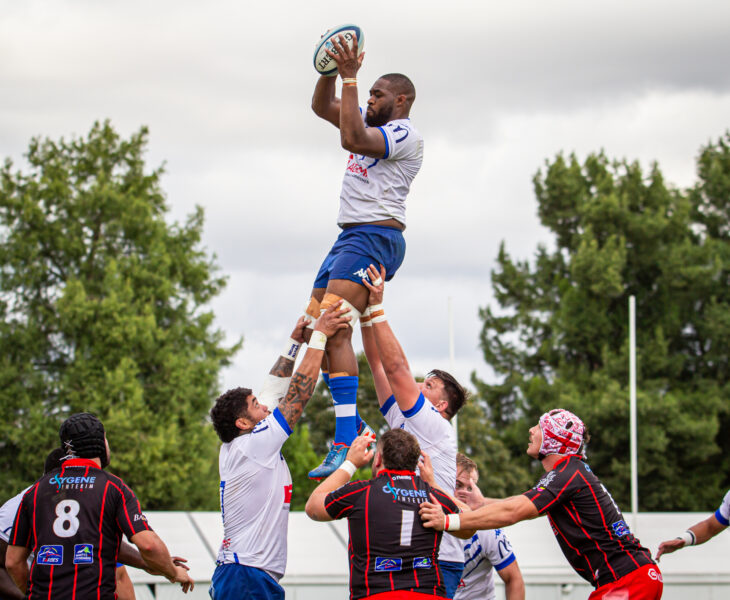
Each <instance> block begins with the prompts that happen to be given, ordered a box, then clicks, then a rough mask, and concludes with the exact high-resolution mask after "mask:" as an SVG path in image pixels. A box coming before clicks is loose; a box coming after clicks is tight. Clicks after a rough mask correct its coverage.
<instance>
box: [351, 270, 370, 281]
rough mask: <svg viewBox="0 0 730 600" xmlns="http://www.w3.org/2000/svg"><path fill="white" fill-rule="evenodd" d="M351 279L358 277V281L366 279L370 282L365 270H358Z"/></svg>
mask: <svg viewBox="0 0 730 600" xmlns="http://www.w3.org/2000/svg"><path fill="white" fill-rule="evenodd" d="M352 275H353V277H359V278H360V279H367V280H368V281H370V278H369V277H368V272H367V271H366V270H365V269H358V270H357V271H355V272H354V273H353V274H352Z"/></svg>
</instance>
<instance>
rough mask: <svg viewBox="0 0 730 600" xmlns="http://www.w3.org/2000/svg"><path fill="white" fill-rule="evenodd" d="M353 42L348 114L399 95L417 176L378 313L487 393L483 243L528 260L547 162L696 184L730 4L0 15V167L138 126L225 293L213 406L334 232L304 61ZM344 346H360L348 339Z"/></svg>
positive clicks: (333, 165) (48, 9)
mask: <svg viewBox="0 0 730 600" xmlns="http://www.w3.org/2000/svg"><path fill="white" fill-rule="evenodd" d="M345 22H354V23H357V24H358V25H360V26H361V27H362V29H363V31H364V33H365V50H366V56H365V61H364V64H363V67H362V69H361V71H360V73H359V76H358V77H359V81H360V86H359V89H360V101H361V104H364V103H365V101H366V100H367V96H366V91H367V89H368V88H369V86H370V84H371V83H372V82H373V81H374V80H375V79H377V77H378V76H379V75H381V74H383V73H387V72H393V71H400V72H403V73H406V74H407V75H409V76H410V77H411V79H412V80H413V82H414V83H415V86H416V90H417V100H416V103H415V105H414V107H413V110H412V112H411V118H412V121H413V123H414V125H415V126H416V127H417V128H418V129H419V130H420V131H421V133H422V134H423V136H424V140H425V158H424V163H423V167H422V169H421V172H420V173H419V175H418V176H417V177H416V179H415V181H414V184H413V186H412V188H411V193H410V195H409V197H408V203H407V206H408V209H407V221H408V229H407V230H406V233H405V236H406V241H407V245H408V250H407V253H406V258H405V261H404V264H403V266H402V267H401V269H400V271H399V272H398V275H397V277H396V279H395V280H394V281H393V282H392V283H391V284H390V285H389V286H388V287H387V288H386V294H385V306H386V309H387V312H388V315H389V318H390V321H391V323H392V326H393V328H394V329H395V331H396V333H397V334H398V335H399V337H400V339H401V343H402V345H403V346H404V348H405V350H406V353H407V354H408V356H409V359H410V362H411V366H412V368H413V370H414V371H415V372H420V373H424V372H425V371H427V370H428V369H429V368H432V367H442V368H447V369H448V368H450V361H449V335H448V305H449V298H451V299H452V300H451V303H452V306H453V318H454V331H455V344H454V347H455V364H454V365H453V370H454V372H455V374H456V375H457V377H459V378H460V379H462V380H463V381H464V382H466V381H467V380H468V377H469V374H470V373H471V372H472V371H476V372H477V374H478V375H479V376H481V377H484V378H491V377H492V375H491V372H490V370H489V368H488V367H487V366H486V365H485V363H484V361H483V358H482V356H481V353H480V351H479V349H478V346H477V344H478V333H479V329H480V321H479V319H478V315H477V312H478V309H479V307H483V306H486V305H488V304H490V303H493V300H492V294H491V286H490V271H491V269H492V268H493V267H494V261H495V257H496V255H497V250H498V247H499V244H500V243H501V242H502V241H504V242H505V244H506V247H507V250H508V251H509V252H510V254H511V255H512V256H513V257H516V258H520V259H530V258H531V257H532V256H533V255H534V252H535V250H536V248H537V245H538V244H539V243H541V242H542V243H548V244H549V243H550V239H551V238H550V235H549V234H548V232H547V231H546V230H545V229H543V228H542V227H541V226H540V223H539V221H538V219H537V216H536V210H537V203H536V200H535V198H534V194H533V192H532V183H531V179H532V176H533V175H534V174H535V172H536V171H537V170H538V169H539V168H540V167H541V166H543V165H544V164H545V160H546V159H552V158H553V157H554V156H555V155H556V154H557V153H559V152H561V151H562V152H565V153H570V152H575V153H577V154H578V156H579V157H581V158H583V157H585V156H586V155H587V154H588V153H590V152H596V151H600V150H601V149H603V150H605V152H606V153H607V154H608V155H609V156H611V157H615V158H623V157H626V158H629V159H632V160H633V159H638V160H639V161H640V162H641V163H642V165H643V166H644V167H645V168H646V167H648V166H649V164H650V163H651V162H652V161H657V162H658V163H659V165H660V167H661V169H662V171H663V173H664V175H665V177H666V179H667V181H668V182H670V183H671V184H672V185H674V186H676V187H687V186H690V185H692V184H693V182H694V181H695V162H694V161H695V158H696V156H697V153H698V151H699V149H700V147H701V146H702V145H704V144H707V143H708V142H709V141H710V140H715V139H717V138H718V137H719V136H720V135H722V134H723V133H724V132H725V131H726V130H727V129H728V127H730V69H728V66H727V65H728V58H730V42H729V41H728V40H729V39H730V35H729V34H730V3H728V2H722V1H720V0H695V1H693V2H689V1H684V2H674V1H671V0H663V1H661V2H659V1H656V0H642V1H640V2H637V1H636V0H613V1H612V2H600V1H591V2H587V1H586V0H553V1H551V2H544V1H543V2H537V1H535V2H527V1H525V0H512V1H510V2H504V1H502V2H493V1H491V0H488V1H482V2H477V1H473V2H466V1H464V0H449V1H446V2H429V1H423V0H421V1H417V2H415V1H404V0H399V1H398V2H393V1H392V0H389V1H387V2H384V1H381V0H374V1H371V2H367V3H363V2H358V3H354V2H332V1H328V2H322V1H319V0H313V1H309V2H303V1H301V0H298V1H297V0H287V1H284V2H276V1H269V2H252V1H247V2H242V1H240V0H239V1H236V2H232V1H220V0H209V1H207V2H190V1H187V0H175V1H168V0H145V1H139V0H125V1H124V2H121V1H114V0H106V1H98V0H65V1H64V0H47V1H40V0H23V1H18V0H0V157H11V158H13V160H14V161H15V162H16V164H17V165H18V166H22V154H23V152H24V151H25V150H26V148H27V146H28V141H29V140H30V138H31V137H32V136H36V135H42V136H48V137H52V138H58V137H61V136H64V137H66V138H69V137H72V136H85V135H86V134H87V132H88V131H89V129H90V128H91V126H92V124H93V122H94V121H95V120H103V119H107V118H108V119H110V120H111V121H112V124H113V125H114V127H115V128H116V129H117V130H118V131H119V132H120V133H122V134H123V135H124V136H129V135H130V134H131V133H132V132H133V131H136V130H137V129H139V127H140V126H141V125H147V126H149V128H150V142H149V152H148V155H147V161H148V165H149V167H150V168H153V167H157V166H159V165H160V164H162V163H163V162H164V163H165V164H166V175H165V176H164V178H163V180H162V185H163V187H164V190H165V192H166V195H167V201H168V203H169V206H170V208H171V213H170V220H183V219H184V218H185V216H186V215H187V214H189V213H190V212H191V211H192V210H193V207H194V206H195V205H196V204H199V205H201V206H203V207H204V209H205V213H206V226H205V237H204V244H205V246H206V248H207V249H208V251H209V252H210V253H211V254H215V255H216V256H217V260H218V264H219V265H220V267H221V268H222V270H223V272H224V273H226V274H227V275H228V277H229V280H228V287H227V288H226V290H225V292H224V293H223V294H222V295H221V296H220V297H219V298H218V299H217V300H216V301H215V302H214V303H213V309H214V311H215V313H216V315H217V322H218V326H219V327H220V328H221V329H223V330H224V331H225V332H226V334H227V336H228V338H229V339H230V340H234V339H237V338H238V337H239V336H243V337H244V347H243V350H242V351H241V352H240V353H239V354H238V355H237V357H236V359H235V364H234V365H233V366H232V367H231V368H229V369H227V370H226V371H225V372H224V373H223V382H222V384H223V387H225V388H228V387H232V386H235V385H246V386H251V387H253V388H254V390H255V391H256V390H258V389H259V387H260V385H261V383H262V382H263V379H264V376H265V374H266V372H267V371H268V369H269V367H270V366H271V364H272V363H273V361H274V359H275V357H276V356H277V354H278V352H279V349H280V347H281V346H282V344H283V342H284V340H285V339H286V338H287V336H288V334H289V332H290V330H291V327H292V325H293V324H294V322H295V320H296V317H297V315H298V314H299V313H300V310H301V308H302V307H303V305H304V304H305V303H306V301H307V299H308V297H309V291H310V289H311V285H312V282H313V279H314V275H315V274H316V271H317V269H318V267H319V264H320V262H321V260H322V259H323V257H324V256H325V254H326V252H327V251H328V250H329V248H330V246H331V244H332V242H333V241H334V239H335V237H336V236H337V234H338V229H337V226H336V215H337V209H338V198H339V188H340V183H341V181H342V175H343V173H344V167H345V162H346V158H347V154H346V152H345V151H344V150H342V149H341V148H340V145H339V136H338V133H337V130H336V129H335V128H334V127H332V126H331V125H329V124H328V123H325V122H324V121H321V120H319V119H318V118H317V117H316V116H315V115H314V114H313V113H312V112H311V109H310V99H311V93H312V89H313V86H314V83H315V81H316V77H317V76H316V73H315V72H314V68H313V66H312V53H313V50H314V46H315V43H316V42H317V40H318V39H319V36H320V34H321V33H323V32H324V31H325V30H326V29H328V28H329V27H332V26H335V25H338V24H341V23H345ZM354 341H355V346H356V349H359V348H360V347H361V344H360V339H359V335H358V334H356V335H355V336H354Z"/></svg>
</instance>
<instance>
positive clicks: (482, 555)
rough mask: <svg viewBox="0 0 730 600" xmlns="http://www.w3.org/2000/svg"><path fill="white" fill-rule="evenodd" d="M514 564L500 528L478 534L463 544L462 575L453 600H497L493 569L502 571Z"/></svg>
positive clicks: (507, 543) (513, 556) (511, 553)
mask: <svg viewBox="0 0 730 600" xmlns="http://www.w3.org/2000/svg"><path fill="white" fill-rule="evenodd" d="M514 561H515V555H514V553H513V552H512V546H511V545H510V543H509V540H508V539H507V536H505V535H504V532H503V531H502V530H501V529H485V530H482V531H477V532H476V533H475V534H474V535H473V536H472V538H471V539H470V540H468V541H465V542H464V574H463V575H462V576H461V581H460V582H459V587H458V588H457V589H456V594H455V595H454V600H496V598H497V595H496V593H495V591H494V569H497V571H501V570H502V569H504V568H505V567H507V566H509V565H511V564H512V563H513V562H514ZM492 567H494V569H493V568H492Z"/></svg>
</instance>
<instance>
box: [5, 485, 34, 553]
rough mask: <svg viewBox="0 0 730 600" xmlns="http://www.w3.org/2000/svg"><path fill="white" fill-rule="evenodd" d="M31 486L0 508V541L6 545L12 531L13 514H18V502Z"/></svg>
mask: <svg viewBox="0 0 730 600" xmlns="http://www.w3.org/2000/svg"><path fill="white" fill-rule="evenodd" d="M31 487H32V486H28V487H27V488H25V489H24V490H23V491H22V492H20V493H19V494H18V495H17V496H13V497H12V498H10V500H8V501H7V502H6V503H5V504H3V505H2V506H0V539H2V540H3V541H4V542H6V543H7V541H8V540H9V539H10V532H11V531H12V530H13V523H15V514H16V513H17V512H18V507H19V506H20V501H21V500H22V499H23V494H25V492H27V491H28V490H29V489H30V488H31Z"/></svg>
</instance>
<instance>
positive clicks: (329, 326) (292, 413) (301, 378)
mask: <svg viewBox="0 0 730 600" xmlns="http://www.w3.org/2000/svg"><path fill="white" fill-rule="evenodd" d="M341 304H342V301H340V302H337V303H336V304H334V305H332V306H331V307H329V308H328V309H327V310H326V311H324V312H323V313H322V315H321V316H320V317H319V319H317V322H316V323H315V324H314V330H315V331H321V332H322V333H324V334H325V335H326V336H327V337H328V338H329V337H331V336H333V335H334V334H335V332H336V331H337V330H338V329H344V328H345V327H349V325H348V322H349V320H350V317H349V314H348V313H346V312H342V311H341V310H340V305H341ZM323 354H324V351H323V350H318V349H316V348H307V353H306V354H305V355H304V358H303V359H302V362H301V364H300V365H299V368H298V369H297V372H296V373H294V376H293V377H292V379H291V383H290V384H289V389H288V390H287V392H286V396H284V397H283V398H282V399H281V400H280V401H279V410H280V411H281V414H283V415H284V418H285V419H286V422H287V423H289V427H291V428H292V429H293V428H294V425H295V424H296V422H297V421H298V420H299V417H301V416H302V412H303V411H304V407H305V406H306V405H307V402H309V399H310V398H311V397H312V393H314V387H315V386H316V384H317V377H319V367H320V365H321V364H322V355H323ZM290 362H292V366H293V364H294V363H293V361H290ZM274 366H276V365H274Z"/></svg>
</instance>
